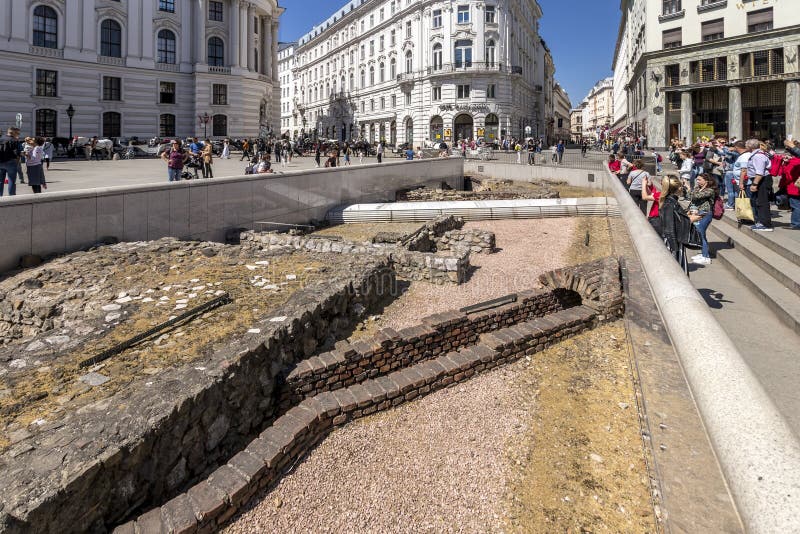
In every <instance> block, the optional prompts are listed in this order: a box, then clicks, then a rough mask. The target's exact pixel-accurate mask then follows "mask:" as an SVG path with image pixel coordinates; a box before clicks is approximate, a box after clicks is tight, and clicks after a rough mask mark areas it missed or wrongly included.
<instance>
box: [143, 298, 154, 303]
mask: <svg viewBox="0 0 800 534" xmlns="http://www.w3.org/2000/svg"><path fill="white" fill-rule="evenodd" d="M142 302H153V299H151V298H150V297H145V298H143V299H142Z"/></svg>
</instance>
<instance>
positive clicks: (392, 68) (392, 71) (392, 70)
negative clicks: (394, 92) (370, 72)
mask: <svg viewBox="0 0 800 534" xmlns="http://www.w3.org/2000/svg"><path fill="white" fill-rule="evenodd" d="M389 78H391V79H392V80H396V79H397V60H396V59H395V58H392V60H391V61H390V62H389Z"/></svg>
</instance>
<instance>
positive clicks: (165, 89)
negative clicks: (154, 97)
mask: <svg viewBox="0 0 800 534" xmlns="http://www.w3.org/2000/svg"><path fill="white" fill-rule="evenodd" d="M158 103H159V104H174V103H175V82H158Z"/></svg>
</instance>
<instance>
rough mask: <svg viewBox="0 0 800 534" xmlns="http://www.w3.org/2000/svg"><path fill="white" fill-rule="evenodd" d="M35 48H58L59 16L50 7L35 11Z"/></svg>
mask: <svg viewBox="0 0 800 534" xmlns="http://www.w3.org/2000/svg"><path fill="white" fill-rule="evenodd" d="M33 46H43V47H45V48H58V16H57V15H56V10H55V9H53V8H52V7H49V6H36V9H34V10H33Z"/></svg>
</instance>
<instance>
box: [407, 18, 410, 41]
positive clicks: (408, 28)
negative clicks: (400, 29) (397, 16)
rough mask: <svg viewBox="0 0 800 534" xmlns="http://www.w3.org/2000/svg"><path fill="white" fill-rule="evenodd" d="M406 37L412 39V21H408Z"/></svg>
mask: <svg viewBox="0 0 800 534" xmlns="http://www.w3.org/2000/svg"><path fill="white" fill-rule="evenodd" d="M406 39H411V21H410V20H409V21H406Z"/></svg>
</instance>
